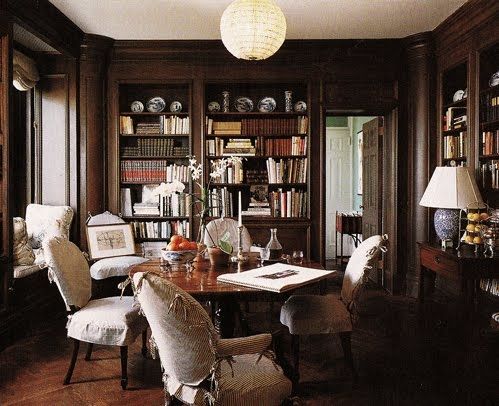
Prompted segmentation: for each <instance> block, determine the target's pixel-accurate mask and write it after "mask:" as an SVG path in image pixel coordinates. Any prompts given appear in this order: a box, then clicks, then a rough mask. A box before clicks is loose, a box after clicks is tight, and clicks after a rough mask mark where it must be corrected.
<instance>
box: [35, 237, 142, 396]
mask: <svg viewBox="0 0 499 406" xmlns="http://www.w3.org/2000/svg"><path fill="white" fill-rule="evenodd" d="M43 250H44V254H45V261H46V263H47V266H48V267H49V270H48V274H49V279H50V281H51V282H52V281H55V283H56V285H57V287H58V288H59V292H60V293H61V296H62V298H63V300H64V303H65V305H66V310H67V311H68V323H67V325H66V328H67V330H68V337H70V338H71V339H72V340H73V345H74V348H73V355H72V357H71V363H70V365H69V369H68V372H67V374H66V377H65V378H64V384H65V385H67V384H69V383H70V381H71V376H72V375H73V370H74V367H75V364H76V359H77V357H78V350H79V348H80V341H84V342H87V343H88V348H87V354H86V356H85V360H87V361H89V360H90V357H91V354H92V348H93V344H102V345H116V346H119V347H120V352H121V387H122V388H123V389H126V386H127V383H128V375H127V357H128V345H130V344H132V343H133V342H134V341H135V339H136V338H137V336H138V335H139V334H141V333H142V340H143V341H142V345H143V348H142V354H143V355H145V354H146V352H145V341H146V337H145V334H144V333H145V332H146V331H147V330H146V329H147V320H146V319H145V317H143V316H142V315H140V314H139V306H138V304H137V303H135V299H134V298H133V297H131V296H128V297H127V296H124V297H119V296H117V297H107V298H103V299H96V300H90V296H91V279H90V271H89V268H88V263H87V260H86V259H85V257H84V255H83V253H82V252H81V251H80V249H79V248H78V247H77V246H76V245H75V244H73V243H72V242H70V241H69V240H67V239H65V238H60V237H54V238H51V239H47V240H44V241H43Z"/></svg>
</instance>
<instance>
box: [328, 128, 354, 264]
mask: <svg viewBox="0 0 499 406" xmlns="http://www.w3.org/2000/svg"><path fill="white" fill-rule="evenodd" d="M350 210H352V139H351V134H350V128H348V127H345V128H344V127H328V128H326V258H335V257H336V250H335V242H336V231H335V230H336V211H350ZM338 247H339V242H338ZM352 247H353V245H352V244H351V238H349V237H345V239H344V246H343V255H350V253H351V251H352ZM338 249H339V248H338Z"/></svg>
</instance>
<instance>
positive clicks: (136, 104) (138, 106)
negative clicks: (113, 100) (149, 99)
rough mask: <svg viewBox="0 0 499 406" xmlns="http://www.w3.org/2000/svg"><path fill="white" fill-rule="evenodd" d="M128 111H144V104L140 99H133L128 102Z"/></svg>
mask: <svg viewBox="0 0 499 406" xmlns="http://www.w3.org/2000/svg"><path fill="white" fill-rule="evenodd" d="M130 111H131V112H133V113H142V112H143V111H144V104H143V103H142V102H141V101H138V100H135V101H133V102H132V104H130Z"/></svg>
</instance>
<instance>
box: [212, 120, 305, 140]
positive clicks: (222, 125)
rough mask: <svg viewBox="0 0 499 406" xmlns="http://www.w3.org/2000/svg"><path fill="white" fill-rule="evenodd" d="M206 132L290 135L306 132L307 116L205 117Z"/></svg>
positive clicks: (216, 133) (218, 133)
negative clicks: (233, 118) (238, 119)
mask: <svg viewBox="0 0 499 406" xmlns="http://www.w3.org/2000/svg"><path fill="white" fill-rule="evenodd" d="M205 126H206V134H214V135H240V134H243V135H291V134H306V133H307V131H308V117H307V116H299V117H297V118H272V119H269V118H245V119H242V120H241V121H214V120H213V119H212V118H208V117H207V118H206V123H205Z"/></svg>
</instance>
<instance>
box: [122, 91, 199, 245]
mask: <svg viewBox="0 0 499 406" xmlns="http://www.w3.org/2000/svg"><path fill="white" fill-rule="evenodd" d="M191 105H192V103H191V89H190V84H188V83H123V84H120V85H119V117H118V118H117V119H118V125H117V126H118V129H119V184H120V212H121V214H122V216H123V218H124V219H125V220H126V221H128V222H129V223H131V224H132V226H133V230H134V233H135V238H136V241H138V242H149V241H159V242H162V241H165V240H168V239H169V238H170V236H171V235H173V234H181V235H184V236H188V237H190V236H191V229H190V228H191V209H190V207H191V197H190V195H189V194H188V193H189V192H191V187H192V185H191V184H190V180H189V175H188V160H187V156H188V155H190V154H191V148H192V145H191V144H192V142H191ZM173 180H177V181H180V182H183V183H184V185H185V189H184V192H183V193H175V194H173V195H170V196H161V195H158V194H157V190H156V188H157V187H158V186H159V184H160V183H162V182H172V181H173Z"/></svg>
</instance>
